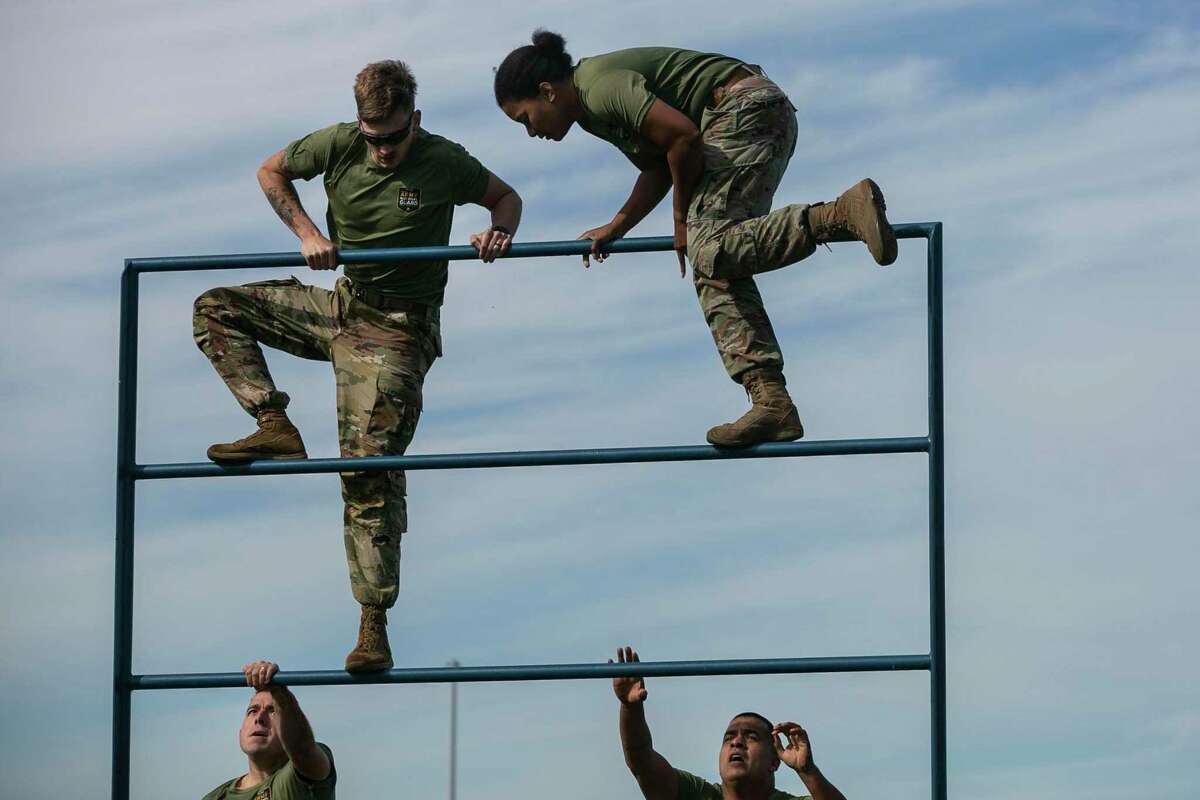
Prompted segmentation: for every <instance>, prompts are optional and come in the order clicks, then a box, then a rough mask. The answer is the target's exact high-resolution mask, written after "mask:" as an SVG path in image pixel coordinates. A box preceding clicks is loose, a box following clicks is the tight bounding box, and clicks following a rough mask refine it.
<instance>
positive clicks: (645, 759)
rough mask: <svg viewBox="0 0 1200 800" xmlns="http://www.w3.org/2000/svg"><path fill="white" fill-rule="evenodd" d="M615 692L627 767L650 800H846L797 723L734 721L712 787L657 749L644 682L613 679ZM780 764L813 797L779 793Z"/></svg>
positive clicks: (624, 653)
mask: <svg viewBox="0 0 1200 800" xmlns="http://www.w3.org/2000/svg"><path fill="white" fill-rule="evenodd" d="M638 660H639V659H638V654H637V651H635V650H634V649H633V648H632V647H628V646H627V647H619V648H617V661H618V662H619V663H622V664H624V663H629V662H636V661H638ZM609 663H612V659H609ZM613 691H614V692H615V693H616V695H617V699H618V700H619V701H620V702H621V716H620V730H621V749H622V750H623V751H624V753H625V765H626V766H628V767H629V771H630V772H632V773H633V777H634V778H635V779H636V780H637V783H638V787H639V788H640V789H641V790H642V794H643V795H644V796H645V798H646V800H799V798H810V799H811V800H846V797H845V795H843V794H842V793H841V791H839V790H838V788H837V787H836V786H834V785H833V784H832V783H830V782H829V779H828V778H826V777H825V776H824V774H822V773H821V770H819V769H817V765H816V764H815V763H814V762H813V756H812V746H811V745H810V744H809V741H808V733H807V731H805V730H804V728H802V727H800V726H799V725H797V724H796V723H795V722H782V723H779V724H778V725H772V724H771V722H770V720H768V719H767V718H766V717H764V716H762V715H761V714H757V713H755V712H753V711H746V712H742V713H741V714H738V715H737V716H735V717H734V718H733V719H732V720H730V721H729V725H728V726H727V727H726V728H725V735H724V737H723V738H722V739H721V751H720V755H719V756H718V759H717V769H718V772H719V774H720V776H721V782H720V783H709V782H708V781H706V780H704V779H703V778H700V777H698V776H696V775H693V774H691V773H690V772H684V771H683V770H681V769H675V768H674V767H672V766H671V764H670V762H668V761H667V759H666V758H664V757H663V756H662V755H661V754H660V753H659V752H658V751H657V750H655V749H654V746H653V742H652V740H651V737H650V726H649V725H648V724H647V722H646V712H645V708H644V707H643V704H644V703H645V700H646V696H647V692H646V681H645V679H643V678H635V677H618V678H613ZM785 739H786V744H784V740H785ZM781 763H782V764H787V765H788V766H789V767H791V768H792V769H793V770H795V771H796V774H797V775H799V776H800V780H801V781H803V782H804V785H805V787H806V788H807V789H808V792H809V794H807V795H791V794H788V793H787V792H784V791H781V790H779V789H776V788H775V772H776V770H778V769H779V765H780V764H781Z"/></svg>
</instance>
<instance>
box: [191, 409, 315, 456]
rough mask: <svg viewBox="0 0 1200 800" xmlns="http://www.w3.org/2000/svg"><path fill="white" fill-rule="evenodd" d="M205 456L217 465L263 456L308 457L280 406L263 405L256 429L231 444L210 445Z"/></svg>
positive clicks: (302, 441)
mask: <svg viewBox="0 0 1200 800" xmlns="http://www.w3.org/2000/svg"><path fill="white" fill-rule="evenodd" d="M208 457H209V458H210V459H212V460H213V461H216V462H217V463H218V464H245V463H247V462H250V461H257V460H259V459H264V458H269V459H291V458H308V453H307V452H305V450H304V440H303V439H301V438H300V431H298V430H296V426H295V425H293V424H292V421H291V420H290V419H288V417H287V414H286V413H284V411H283V409H282V408H267V409H263V410H262V411H260V412H258V430H256V431H255V432H254V433H252V434H250V435H249V436H247V437H246V438H244V439H238V440H237V441H236V442H233V443H231V444H214V445H213V446H212V447H210V448H208Z"/></svg>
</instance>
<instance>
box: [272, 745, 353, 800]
mask: <svg viewBox="0 0 1200 800" xmlns="http://www.w3.org/2000/svg"><path fill="white" fill-rule="evenodd" d="M317 747H319V748H321V749H322V750H324V751H325V756H326V757H327V758H328V759H329V774H328V775H326V776H325V778H324V779H323V780H319V781H310V780H309V779H308V778H305V777H304V776H303V775H301V774H300V773H299V772H296V768H295V767H294V766H292V762H290V761H289V762H288V763H287V765H286V766H284V768H283V769H281V770H279V772H277V773H275V780H274V781H273V782H272V784H271V791H272V792H274V793H275V795H276V797H277V798H278V800H292V798H296V800H301V798H309V797H311V798H313V799H314V800H333V798H334V792H333V789H334V786H335V785H336V784H337V767H336V766H335V765H334V763H333V751H332V750H330V749H329V748H328V747H326V746H325V745H323V744H321V743H320V742H317Z"/></svg>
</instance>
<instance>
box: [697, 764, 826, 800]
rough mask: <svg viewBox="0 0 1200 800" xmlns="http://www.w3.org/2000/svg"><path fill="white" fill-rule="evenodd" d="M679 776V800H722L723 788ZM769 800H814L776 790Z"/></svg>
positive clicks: (807, 796)
mask: <svg viewBox="0 0 1200 800" xmlns="http://www.w3.org/2000/svg"><path fill="white" fill-rule="evenodd" d="M675 774H676V775H678V776H679V800H722V797H723V795H722V794H721V787H720V786H718V785H717V784H715V783H709V782H708V781H706V780H704V779H703V778H699V777H697V776H695V775H693V774H692V773H690V772H684V771H683V770H681V769H677V770H675ZM768 800H812V798H811V797H810V796H809V795H806V794H804V795H794V794H788V793H787V792H781V791H779V790H778V789H776V790H775V791H774V792H773V793H772V794H771V796H770V798H768Z"/></svg>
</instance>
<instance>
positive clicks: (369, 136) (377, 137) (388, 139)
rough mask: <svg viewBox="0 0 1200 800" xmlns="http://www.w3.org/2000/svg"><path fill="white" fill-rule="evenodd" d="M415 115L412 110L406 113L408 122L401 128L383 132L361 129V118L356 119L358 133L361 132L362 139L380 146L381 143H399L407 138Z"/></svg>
mask: <svg viewBox="0 0 1200 800" xmlns="http://www.w3.org/2000/svg"><path fill="white" fill-rule="evenodd" d="M416 117H417V114H416V112H415V111H414V112H413V113H411V114H409V115H408V122H406V123H405V124H404V127H403V128H401V129H400V130H396V131H392V132H391V133H384V134H376V133H367V132H366V131H364V130H363V127H362V120H361V119H360V120H359V121H358V132H359V133H360V134H362V137H363V138H364V139H366V140H367V142H368V143H370V144H373V145H375V146H376V147H380V146H383V145H391V144H400V143H401V142H403V141H404V140H405V139H406V138H408V134H409V132H410V131H411V130H412V126H413V120H415V119H416Z"/></svg>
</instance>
